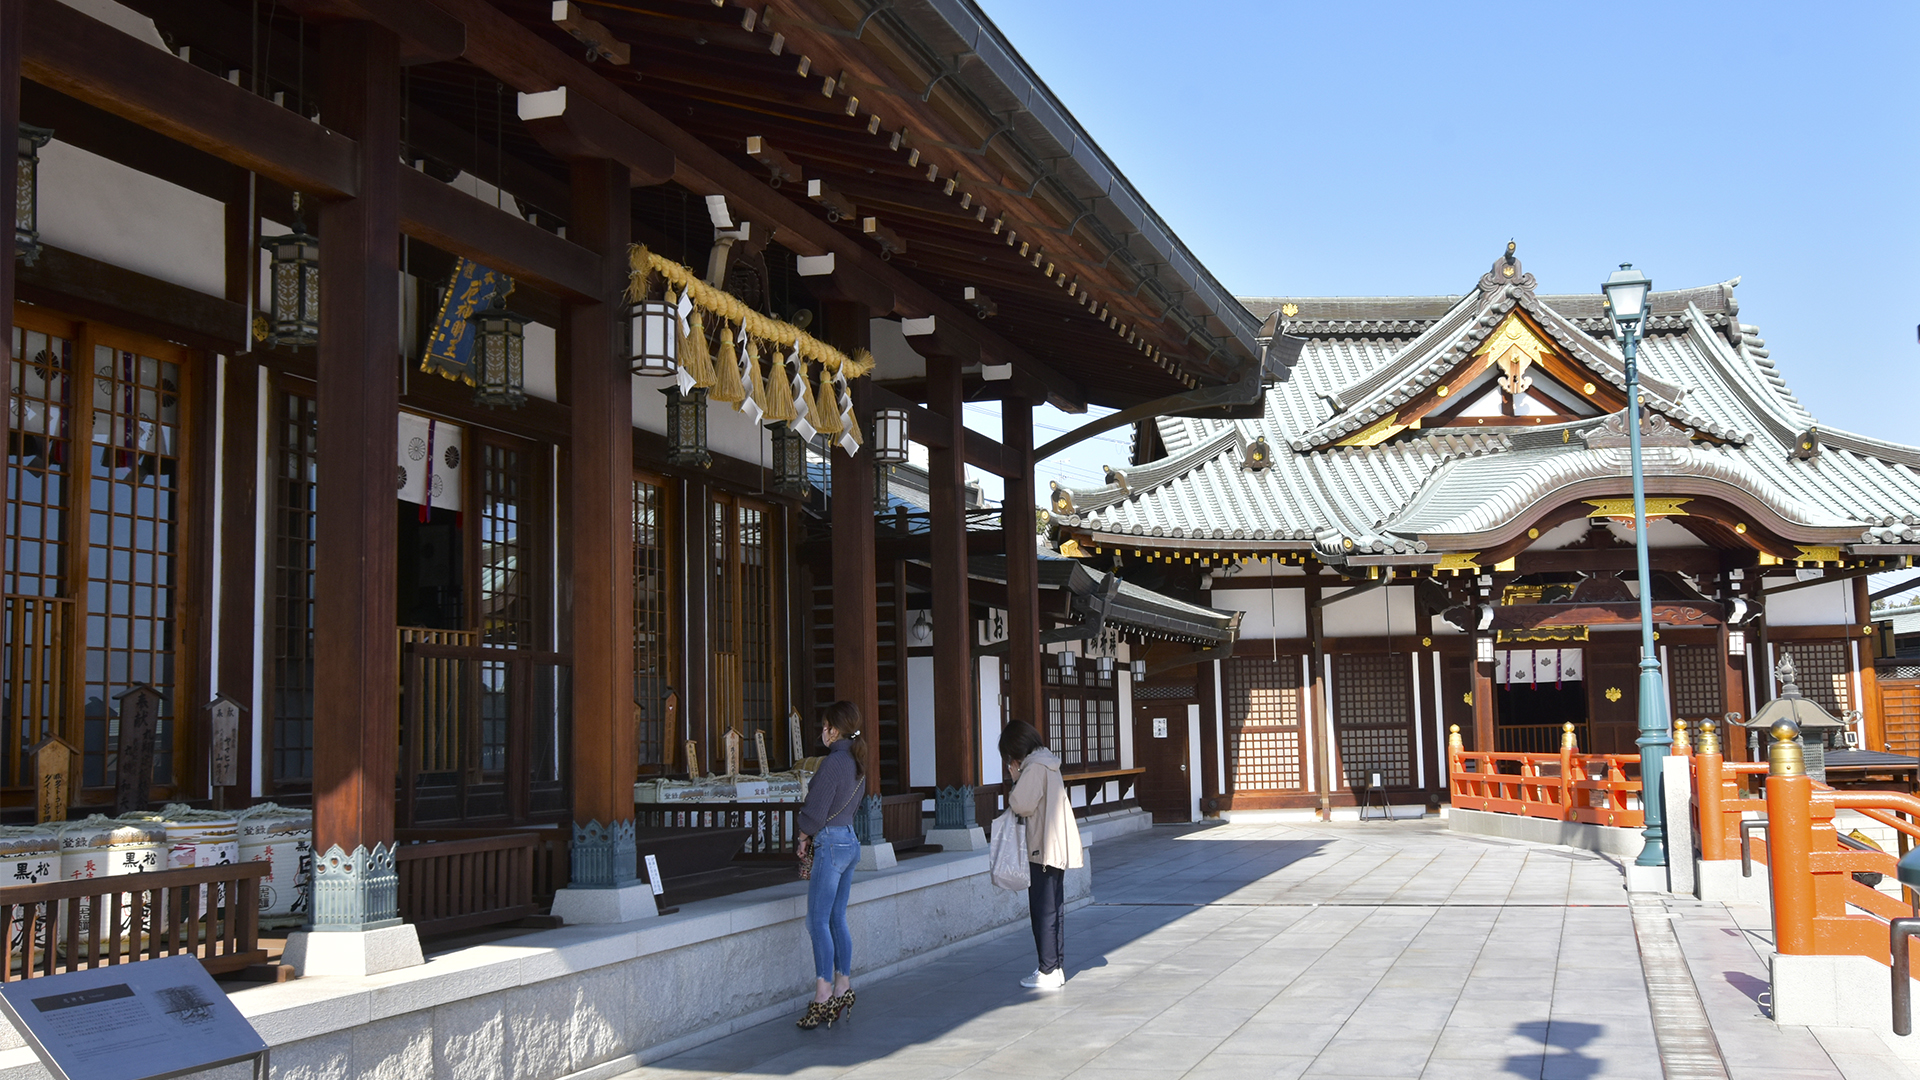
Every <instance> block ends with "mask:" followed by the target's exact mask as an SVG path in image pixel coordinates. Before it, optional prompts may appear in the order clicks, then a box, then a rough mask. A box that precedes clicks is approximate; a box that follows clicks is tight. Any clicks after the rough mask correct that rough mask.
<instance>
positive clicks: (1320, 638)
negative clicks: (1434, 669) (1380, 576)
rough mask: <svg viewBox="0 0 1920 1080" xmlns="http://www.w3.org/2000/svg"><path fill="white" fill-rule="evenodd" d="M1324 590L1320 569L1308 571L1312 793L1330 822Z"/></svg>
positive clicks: (1330, 753)
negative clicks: (1322, 603) (1312, 758)
mask: <svg viewBox="0 0 1920 1080" xmlns="http://www.w3.org/2000/svg"><path fill="white" fill-rule="evenodd" d="M1320 596H1321V586H1320V568H1319V567H1317V566H1309V567H1307V595H1306V605H1307V647H1308V649H1309V652H1308V662H1309V664H1310V665H1311V666H1312V672H1311V674H1312V679H1311V680H1310V683H1309V685H1310V686H1311V687H1312V693H1313V697H1312V700H1311V701H1310V702H1308V704H1309V706H1310V709H1311V712H1310V714H1309V720H1308V722H1309V723H1311V724H1312V725H1313V732H1314V739H1313V744H1314V748H1315V750H1316V753H1315V754H1314V758H1315V760H1314V763H1313V779H1314V789H1313V793H1314V794H1316V795H1318V796H1320V817H1321V818H1322V819H1323V820H1325V819H1330V818H1331V817H1332V816H1333V794H1332V793H1333V718H1332V716H1331V715H1329V713H1328V710H1327V664H1326V659H1327V654H1326V650H1325V647H1324V643H1325V641H1326V637H1327V629H1326V615H1325V609H1324V608H1322V607H1321V606H1320Z"/></svg>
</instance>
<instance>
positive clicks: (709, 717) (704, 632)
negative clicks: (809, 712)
mask: <svg viewBox="0 0 1920 1080" xmlns="http://www.w3.org/2000/svg"><path fill="white" fill-rule="evenodd" d="M709 408H711V405H709ZM678 483H679V485H680V506H681V508H682V509H681V514H680V520H679V526H680V536H681V547H680V550H681V551H682V552H683V553H684V555H685V558H684V560H683V562H682V563H681V567H680V570H681V572H680V576H679V578H678V579H677V580H676V582H675V584H676V585H678V587H679V588H678V591H679V592H680V593H681V594H682V596H683V598H684V601H683V607H684V610H685V612H686V623H685V628H684V630H683V633H684V635H685V636H684V637H683V638H682V640H683V641H684V642H686V645H685V646H684V647H683V648H681V650H680V664H681V670H682V674H681V677H680V680H681V681H680V682H678V683H676V684H675V685H676V686H678V687H679V688H680V726H681V728H682V729H683V731H684V734H682V735H681V736H680V738H681V739H682V740H683V741H684V740H688V739H691V740H692V741H693V742H694V743H695V744H696V745H697V746H698V747H699V752H700V755H701V756H700V760H699V761H698V765H699V767H700V769H701V771H702V772H705V771H707V770H708V768H709V767H710V766H711V765H712V764H713V761H714V759H715V758H716V757H723V756H724V753H725V750H724V748H723V747H719V746H716V745H714V738H715V734H716V732H715V728H714V723H713V666H712V664H711V662H710V661H711V660H712V658H713V651H712V649H711V648H710V645H711V642H712V640H713V636H712V635H713V630H712V626H713V622H712V616H713V613H712V612H711V611H710V610H708V605H710V604H712V603H713V489H712V488H711V487H709V486H708V485H707V484H706V483H705V482H704V481H701V480H695V479H686V480H680V481H678ZM803 726H804V725H803ZM681 749H682V748H680V747H676V748H675V752H676V753H679V752H680V750H681ZM809 752H811V751H809ZM800 756H802V757H805V756H806V754H802V755H800ZM689 771H691V769H689Z"/></svg>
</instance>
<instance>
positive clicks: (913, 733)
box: [907, 656, 999, 787]
mask: <svg viewBox="0 0 1920 1080" xmlns="http://www.w3.org/2000/svg"><path fill="white" fill-rule="evenodd" d="M987 659H989V660H991V659H993V658H992V657H988V658H987ZM994 677H995V678H996V679H997V678H998V677H999V672H998V671H996V672H994ZM987 685H993V684H991V683H989V684H987ZM933 739H934V735H933V657H931V656H909V657H907V759H908V762H907V783H908V784H909V785H910V786H912V787H932V786H933Z"/></svg>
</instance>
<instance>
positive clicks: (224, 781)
mask: <svg viewBox="0 0 1920 1080" xmlns="http://www.w3.org/2000/svg"><path fill="white" fill-rule="evenodd" d="M245 711H246V710H244V709H242V708H241V707H240V703H239V702H237V701H235V700H233V699H232V698H230V697H228V696H227V695H225V694H218V695H215V697H214V699H213V701H212V702H210V703H209V704H208V705H207V715H208V718H209V720H210V721H211V723H210V729H211V730H210V732H209V735H210V738H211V745H210V746H209V747H208V759H207V776H208V779H209V781H210V782H211V783H212V785H213V786H214V787H232V786H234V785H235V784H238V783H239V782H240V760H239V758H240V715H241V713H243V712H245Z"/></svg>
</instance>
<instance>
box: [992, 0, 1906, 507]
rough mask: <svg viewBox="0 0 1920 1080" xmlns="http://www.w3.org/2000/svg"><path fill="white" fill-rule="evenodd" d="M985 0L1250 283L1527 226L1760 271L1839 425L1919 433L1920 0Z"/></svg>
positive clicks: (1275, 290) (1635, 251) (1302, 277)
mask: <svg viewBox="0 0 1920 1080" xmlns="http://www.w3.org/2000/svg"><path fill="white" fill-rule="evenodd" d="M979 2H980V4H981V7H982V8H984V9H985V11H986V12H987V14H988V15H989V16H990V17H991V18H992V19H993V20H994V21H995V22H996V23H997V24H998V25H999V27H1000V29H1001V31H1002V32H1003V33H1005V34H1006V36H1007V37H1008V39H1009V40H1011V41H1012V43H1013V45H1014V47H1015V48H1016V49H1017V50H1019V52H1020V53H1021V55H1023V56H1024V57H1025V58H1026V60H1027V62H1028V64H1030V65H1031V66H1032V67H1033V69H1034V70H1035V71H1036V72H1038V73H1039V75H1040V77H1041V78H1042V79H1044V80H1045V81H1046V82H1047V84H1048V85H1049V86H1050V87H1051V88H1052V89H1053V92H1054V94H1055V95H1056V96H1058V97H1059V98H1060V99H1061V100H1062V101H1063V102H1064V103H1065V104H1066V106H1067V108H1068V109H1069V110H1070V111H1072V113H1073V114H1074V115H1075V117H1077V118H1078V119H1079V121H1080V123H1081V125H1082V126H1083V127H1085V128H1086V129H1087V131H1088V132H1089V133H1091V134H1092V136H1093V137H1094V140H1095V141H1096V142H1098V143H1099V144H1100V146H1101V147H1102V148H1103V149H1104V150H1105V151H1106V152H1107V155H1108V156H1109V157H1110V158H1112V159H1113V161H1114V162H1115V163H1116V164H1117V165H1118V166H1119V168H1120V170H1121V171H1122V172H1123V173H1124V174H1125V175H1126V176H1127V177H1128V178H1129V179H1130V180H1131V181H1132V182H1133V184H1134V186H1135V187H1136V188H1137V189H1139V190H1140V192H1141V193H1142V194H1143V195H1145V196H1146V198H1147V201H1148V202H1149V203H1151V204H1152V206H1153V207H1154V209H1155V210H1157V211H1158V212H1159V213H1160V215H1161V217H1162V218H1164V219H1165V220H1166V221H1167V222H1168V224H1169V225H1171V226H1172V227H1173V229H1174V231H1175V232H1177V233H1178V234H1179V235H1180V237H1181V238H1182V239H1183V240H1185V241H1186V243H1187V245H1188V247H1190V248H1191V249H1192V250H1193V251H1194V253H1195V254H1196V255H1197V256H1198V257H1199V258H1200V260H1201V262H1203V263H1205V264H1206V265H1207V266H1208V267H1209V268H1210V269H1211V270H1212V271H1213V273H1214V275H1215V276H1216V277H1217V278H1219V280H1220V281H1221V283H1222V284H1223V285H1225V286H1226V288H1227V289H1229V290H1230V291H1232V292H1234V293H1235V294H1237V295H1292V296H1327V295H1355V294H1358V295H1405V294H1419V295H1430V294H1440V293H1454V294H1457V293H1461V292H1464V291H1466V290H1467V289H1470V288H1472V287H1473V285H1474V283H1475V282H1476V281H1477V280H1478V279H1479V276H1480V274H1481V273H1483V272H1484V271H1485V270H1486V268H1487V266H1488V264H1490V263H1491V262H1492V260H1493V258H1494V256H1495V255H1496V254H1498V253H1499V251H1500V250H1501V249H1502V248H1503V247H1504V246H1505V245H1506V242H1507V240H1508V239H1509V238H1511V239H1513V240H1514V241H1516V242H1517V243H1518V245H1519V255H1520V258H1521V260H1522V261H1523V263H1524V264H1525V266H1526V268H1527V270H1529V271H1531V272H1532V273H1534V274H1535V275H1536V276H1537V277H1538V278H1539V281H1540V286H1539V287H1540V290H1541V291H1542V292H1580V291H1586V290H1597V288H1598V286H1599V283H1600V281H1601V279H1602V278H1604V277H1605V276H1606V274H1607V272H1608V271H1609V270H1611V269H1612V268H1613V267H1614V265H1615V264H1617V263H1620V262H1623V261H1631V262H1633V263H1634V264H1635V265H1636V266H1638V267H1641V268H1642V269H1644V270H1646V271H1647V273H1648V274H1649V275H1650V276H1651V277H1652V278H1653V280H1654V286H1655V288H1679V287H1685V286H1693V285H1703V284H1708V283H1711V282H1717V281H1722V280H1725V279H1728V278H1732V277H1734V276H1736V275H1737V276H1740V277H1741V278H1742V283H1741V285H1740V287H1739V290H1738V291H1737V293H1736V294H1735V295H1736V296H1737V297H1738V298H1739V301H1740V317H1741V320H1742V321H1743V322H1747V323H1752V324H1754V325H1757V326H1758V327H1759V328H1760V333H1761V335H1762V336H1763V337H1765V338H1766V340H1767V345H1768V348H1769V349H1770V350H1771V352H1772V355H1773V358H1774V359H1775V360H1776V361H1778V362H1779V364H1780V369H1781V372H1782V373H1783V374H1784V375H1785V377H1786V379H1787V381H1788V383H1789V385H1791V386H1792V387H1793V389H1794V391H1795V392H1796V393H1797V394H1798V395H1799V396H1800V398H1801V400H1802V401H1803V402H1805V403H1806V405H1807V406H1808V408H1810V409H1811V410H1812V411H1813V414H1814V415H1815V416H1816V417H1818V418H1819V419H1820V421H1821V422H1822V423H1825V424H1828V425H1830V426H1833V427H1839V428H1846V429H1849V430H1853V431H1859V432H1863V433H1866V434H1870V435H1875V436H1879V437H1882V438H1891V439H1897V440H1900V441H1903V442H1920V425H1916V423H1915V419H1916V416H1917V415H1920V409H1916V404H1917V403H1916V393H1915V391H1916V387H1917V385H1920V384H1917V382H1916V375H1917V374H1920V346H1917V345H1916V341H1915V325H1916V323H1920V204H1917V201H1916V193H1917V192H1920V148H1917V147H1920V61H1916V60H1915V58H1914V53H1913V49H1914V43H1915V42H1916V41H1920V4H1914V3H1910V2H1907V3H1847V4H1824V5H1811V4H1788V3H1772V2H1752V3H1745V4H1732V3H1667V4H1653V3H1632V2H1621V3H1615V4H1612V5H1604V6H1603V5H1595V4H1572V3H1545V4H1531V5H1527V4H1500V5H1491V4H1464V3H1453V4H1439V3H1373V2H1343V3H1334V4H1304V3H1299V4H1280V3H1261V2H1251V0H1216V2H1213V3H1206V4H1200V3H1167V2H1164V0H1163V2H1159V3H1147V2H1141V0H1100V2H1093V0H979ZM1615 13H1619V14H1618V16H1616V14H1615ZM1619 19H1624V20H1626V21H1627V22H1628V23H1629V24H1630V26H1631V30H1630V31H1629V32H1626V33H1619V32H1616V30H1615V27H1616V26H1617V25H1619V21H1618V20H1619ZM983 419H984V418H983ZM1037 420H1038V422H1039V423H1040V424H1041V425H1042V426H1044V427H1065V426H1069V423H1068V422H1063V421H1062V420H1060V419H1059V418H1048V417H1044V416H1043V417H1039V418H1037ZM984 426H986V427H987V428H988V429H989V430H996V431H997V428H998V423H997V420H996V419H989V420H987V421H986V423H985V425H984ZM1039 434H1040V437H1041V438H1042V439H1045V438H1048V437H1050V436H1049V435H1048V433H1046V432H1044V431H1043V432H1041V433H1039ZM1103 453H1104V454H1106V456H1107V457H1109V458H1114V460H1112V461H1111V462H1108V461H1106V460H1104V459H1102V458H1101V457H1100V455H1101V454H1103ZM1081 459H1084V460H1081ZM1124 461H1125V451H1124V449H1119V448H1117V447H1115V446H1114V445H1113V444H1106V445H1104V446H1093V447H1087V448H1084V450H1083V451H1082V452H1081V453H1080V454H1078V455H1076V456H1075V460H1073V461H1071V462H1062V461H1060V460H1058V459H1056V460H1055V461H1054V462H1050V463H1048V464H1047V467H1043V468H1042V470H1041V475H1042V476H1043V477H1060V478H1062V479H1063V480H1065V479H1066V477H1067V476H1068V475H1073V476H1075V477H1078V476H1081V475H1083V474H1086V475H1097V473H1098V467H1099V465H1101V464H1106V463H1111V464H1114V465H1121V464H1124ZM1041 487H1042V490H1043V491H1044V488H1045V485H1044V483H1043V484H1042V485H1041Z"/></svg>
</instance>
